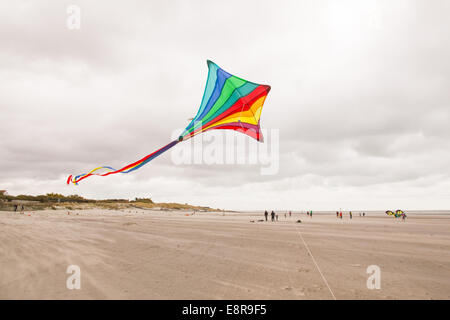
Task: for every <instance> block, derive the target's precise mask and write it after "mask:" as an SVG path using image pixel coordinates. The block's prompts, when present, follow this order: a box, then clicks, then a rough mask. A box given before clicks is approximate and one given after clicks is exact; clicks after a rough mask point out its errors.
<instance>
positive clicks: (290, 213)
mask: <svg viewBox="0 0 450 320" xmlns="http://www.w3.org/2000/svg"><path fill="white" fill-rule="evenodd" d="M291 215H292V212H291V210H289V218H290V217H291Z"/></svg>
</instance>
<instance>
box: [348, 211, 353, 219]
mask: <svg viewBox="0 0 450 320" xmlns="http://www.w3.org/2000/svg"><path fill="white" fill-rule="evenodd" d="M349 214H350V219H352V217H353V216H352V212H351V211H350V212H349Z"/></svg>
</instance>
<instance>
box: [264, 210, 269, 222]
mask: <svg viewBox="0 0 450 320" xmlns="http://www.w3.org/2000/svg"><path fill="white" fill-rule="evenodd" d="M268 216H269V213H268V212H267V210H266V211H264V217H265V218H266V221H267V217H268Z"/></svg>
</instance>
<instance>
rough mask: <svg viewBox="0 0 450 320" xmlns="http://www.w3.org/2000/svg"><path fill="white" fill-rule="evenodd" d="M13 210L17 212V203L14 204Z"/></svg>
mask: <svg viewBox="0 0 450 320" xmlns="http://www.w3.org/2000/svg"><path fill="white" fill-rule="evenodd" d="M14 212H17V204H15V205H14Z"/></svg>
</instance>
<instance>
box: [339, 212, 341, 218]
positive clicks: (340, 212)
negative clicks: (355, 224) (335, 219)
mask: <svg viewBox="0 0 450 320" xmlns="http://www.w3.org/2000/svg"><path fill="white" fill-rule="evenodd" d="M339 218H341V219H342V211H341V212H340V213H339Z"/></svg>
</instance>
